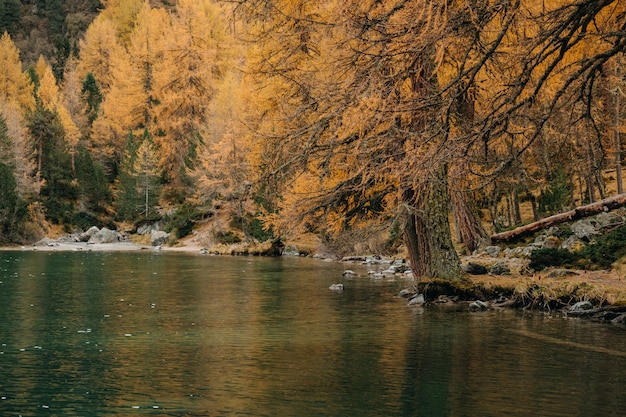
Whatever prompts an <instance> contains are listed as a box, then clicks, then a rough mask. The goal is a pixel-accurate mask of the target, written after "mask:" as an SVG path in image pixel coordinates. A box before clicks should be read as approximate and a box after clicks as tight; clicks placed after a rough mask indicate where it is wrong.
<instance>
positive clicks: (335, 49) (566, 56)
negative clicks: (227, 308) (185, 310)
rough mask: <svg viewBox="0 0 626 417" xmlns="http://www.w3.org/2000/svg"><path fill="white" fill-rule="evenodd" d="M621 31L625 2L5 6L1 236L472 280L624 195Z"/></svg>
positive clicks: (191, 1) (2, 0)
mask: <svg viewBox="0 0 626 417" xmlns="http://www.w3.org/2000/svg"><path fill="white" fill-rule="evenodd" d="M625 29H626V4H624V2H621V1H617V0H487V1H478V0H388V1H379V0H365V1H353V0H347V1H337V0H319V1H312V0H230V1H213V0H171V1H167V0H162V1H145V0H102V1H98V0H82V1H81V0H71V1H61V0H30V1H28V0H22V1H17V0H0V31H1V32H3V34H2V36H1V38H0V69H1V71H0V243H2V244H16V243H21V244H23V243H28V242H33V241H35V240H37V239H39V238H41V237H42V236H44V235H46V234H47V233H49V232H50V230H52V229H54V228H57V229H59V228H60V229H62V230H65V231H68V232H69V231H72V230H76V229H81V230H84V229H86V228H88V227H90V226H93V225H97V226H109V227H112V228H117V227H119V225H120V224H130V225H133V224H135V225H136V224H139V223H141V222H151V221H161V222H163V224H165V225H166V227H167V231H171V232H172V234H173V235H174V236H175V237H176V238H182V237H184V236H186V235H188V234H189V233H191V232H192V230H193V228H194V227H196V226H197V225H198V224H202V223H206V222H209V223H211V222H212V223H213V224H214V225H215V227H214V229H213V230H214V234H215V238H216V239H217V240H219V241H223V242H234V241H246V242H248V241H266V240H270V239H278V238H280V239H289V238H290V237H293V236H294V235H298V234H301V233H312V234H315V235H316V236H318V237H319V238H320V239H322V241H324V242H325V243H326V244H327V245H329V246H330V247H334V248H335V249H336V250H337V251H343V252H345V253H348V252H350V251H354V250H355V248H360V249H361V250H363V249H364V248H366V249H367V250H368V251H370V252H376V251H379V252H385V251H392V250H393V249H394V248H395V247H397V246H398V245H399V244H403V245H405V246H406V248H407V251H408V253H409V255H410V259H411V264H412V268H413V271H414V273H415V274H416V275H417V276H430V277H440V278H445V279H453V278H456V277H458V276H460V274H461V268H460V262H459V258H458V252H459V250H461V251H466V252H469V253H471V252H472V251H473V250H475V249H476V248H478V247H479V246H481V245H484V244H486V243H487V242H488V241H489V235H490V234H492V233H497V232H502V231H504V230H507V229H511V228H514V227H516V226H519V225H521V224H523V223H528V222H531V221H536V220H539V219H541V218H545V217H546V216H549V215H553V214H557V213H560V212H562V211H565V210H568V209H571V208H573V207H576V206H578V205H582V204H588V203H592V202H595V201H598V200H599V199H603V198H605V197H607V196H609V195H612V194H622V193H623V192H624V191H623V184H622V159H623V157H624V155H623V152H624V150H623V149H622V140H623V137H624V133H625V131H624V128H623V126H622V117H623V116H622V115H623V113H625V111H623V110H622V108H624V107H625V102H626V100H625V99H624V90H625V89H626V86H625V85H624V82H625V75H624V73H625V72H626V69H624V68H623V65H622V64H623V62H624V57H623V52H624V49H625V48H626V31H625ZM608 183H611V184H615V186H614V187H608V185H607V184H608ZM524 207H527V208H528V209H526V210H524ZM225 219H226V220H225ZM459 248H460V249H459Z"/></svg>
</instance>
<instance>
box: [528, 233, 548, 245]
mask: <svg viewBox="0 0 626 417" xmlns="http://www.w3.org/2000/svg"><path fill="white" fill-rule="evenodd" d="M547 238H548V236H547V235H544V234H540V235H538V236H537V237H536V238H535V240H534V241H533V243H531V244H530V245H531V246H533V247H536V248H542V247H543V242H545V240H546V239H547Z"/></svg>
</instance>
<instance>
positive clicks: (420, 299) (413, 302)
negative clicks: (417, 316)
mask: <svg viewBox="0 0 626 417" xmlns="http://www.w3.org/2000/svg"><path fill="white" fill-rule="evenodd" d="M425 302H426V299H425V298H424V294H415V295H414V296H413V297H411V298H409V302H408V303H407V305H408V306H421V305H424V303H425Z"/></svg>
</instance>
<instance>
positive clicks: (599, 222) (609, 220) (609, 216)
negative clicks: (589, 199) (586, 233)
mask: <svg viewBox="0 0 626 417" xmlns="http://www.w3.org/2000/svg"><path fill="white" fill-rule="evenodd" d="M595 221H596V228H598V229H604V228H607V227H612V226H617V225H620V224H622V223H624V218H623V217H622V216H620V215H619V214H618V213H616V212H604V213H600V214H598V215H597V216H596V217H595Z"/></svg>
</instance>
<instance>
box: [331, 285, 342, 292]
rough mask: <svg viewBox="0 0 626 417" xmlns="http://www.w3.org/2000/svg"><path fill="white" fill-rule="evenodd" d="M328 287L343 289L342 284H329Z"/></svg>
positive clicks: (333, 289) (335, 289)
mask: <svg viewBox="0 0 626 417" xmlns="http://www.w3.org/2000/svg"><path fill="white" fill-rule="evenodd" d="M328 289H329V290H332V291H343V284H331V285H330V287H328Z"/></svg>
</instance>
